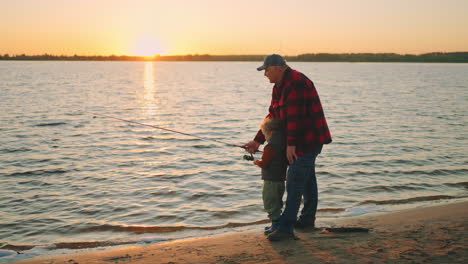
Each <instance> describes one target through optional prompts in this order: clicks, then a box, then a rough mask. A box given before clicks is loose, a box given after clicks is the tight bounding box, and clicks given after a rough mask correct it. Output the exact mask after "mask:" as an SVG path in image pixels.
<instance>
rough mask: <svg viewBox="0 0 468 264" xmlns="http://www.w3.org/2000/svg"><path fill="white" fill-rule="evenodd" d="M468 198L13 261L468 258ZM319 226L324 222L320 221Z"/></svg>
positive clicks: (427, 260)
mask: <svg viewBox="0 0 468 264" xmlns="http://www.w3.org/2000/svg"><path fill="white" fill-rule="evenodd" d="M467 208H468V201H463V202H455V203H448V204H443V205H434V206H428V207H421V208H413V209H404V210H401V211H394V212H388V213H376V214H366V215H362V216H356V217H350V218H342V219H337V220H336V221H333V224H332V225H330V226H326V227H360V228H369V229H370V231H369V232H345V233H339V232H337V233H334V232H327V231H326V230H325V229H324V228H322V229H321V230H318V231H312V232H310V231H309V232H303V231H297V232H296V235H297V236H298V237H299V239H300V240H289V241H281V242H270V241H268V240H267V239H266V237H265V236H264V235H263V233H262V232H261V230H260V229H261V228H263V225H257V226H255V227H256V229H253V228H251V229H250V228H249V230H247V231H239V232H230V233H224V234H218V235H213V236H206V237H198V238H188V239H182V240H174V241H170V242H162V243H158V244H150V245H138V246H125V247H122V248H114V249H104V250H102V251H97V252H96V251H95V252H87V253H78V254H70V255H59V256H43V257H37V258H32V259H26V260H22V261H18V262H14V263H19V264H32V263H68V264H70V263H142V264H149V263H178V264H179V263H312V262H313V263H386V262H396V263H400V262H401V263H408V262H417V263H420V262H424V263H441V262H442V263H466V262H468V231H467V227H466V223H468V210H467ZM318 227H319V228H320V227H322V226H321V225H320V223H319V224H318Z"/></svg>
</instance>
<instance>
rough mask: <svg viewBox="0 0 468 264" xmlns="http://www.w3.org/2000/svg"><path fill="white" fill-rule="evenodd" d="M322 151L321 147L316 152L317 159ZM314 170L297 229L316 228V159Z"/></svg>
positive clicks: (305, 192)
mask: <svg viewBox="0 0 468 264" xmlns="http://www.w3.org/2000/svg"><path fill="white" fill-rule="evenodd" d="M321 151H322V146H319V147H318V148H317V149H316V150H315V153H316V155H315V157H317V156H318V154H320V152H321ZM313 163H314V164H313V169H312V171H311V174H310V175H309V177H308V178H307V180H306V183H305V189H304V194H303V198H304V207H303V208H302V211H301V216H300V217H299V220H298V222H297V223H296V227H298V228H305V227H314V226H315V215H316V213H317V205H318V187H317V177H316V175H315V159H314V161H313Z"/></svg>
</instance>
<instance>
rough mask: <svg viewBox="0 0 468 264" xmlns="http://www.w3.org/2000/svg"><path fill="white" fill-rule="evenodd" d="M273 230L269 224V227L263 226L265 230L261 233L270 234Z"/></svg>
mask: <svg viewBox="0 0 468 264" xmlns="http://www.w3.org/2000/svg"><path fill="white" fill-rule="evenodd" d="M273 232H274V230H273V229H272V228H271V226H270V228H265V231H263V234H264V235H265V236H268V235H269V234H271V233H273Z"/></svg>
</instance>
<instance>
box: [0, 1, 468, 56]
mask: <svg viewBox="0 0 468 264" xmlns="http://www.w3.org/2000/svg"><path fill="white" fill-rule="evenodd" d="M1 6H2V15H1V16H0V38H1V41H0V54H6V53H8V54H22V53H25V54H31V55H33V54H44V53H49V54H57V55H61V54H63V55H73V54H79V55H111V54H115V55H141V56H143V55H154V54H162V55H175V54H268V53H273V52H275V53H281V54H283V55H297V54H302V53H318V52H330V53H342V52H395V53H413V54H419V53H425V52H433V51H442V52H450V51H468V15H467V14H468V1H466V0H327V1H325V0H320V1H319V0H296V1H295V0H290V1H279V0H267V1H265V0H236V1H226V0H185V1H182V0H171V1H167V0H165V1H160V0H70V1H65V0H5V1H2V5H1Z"/></svg>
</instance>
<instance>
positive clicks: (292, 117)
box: [254, 68, 332, 156]
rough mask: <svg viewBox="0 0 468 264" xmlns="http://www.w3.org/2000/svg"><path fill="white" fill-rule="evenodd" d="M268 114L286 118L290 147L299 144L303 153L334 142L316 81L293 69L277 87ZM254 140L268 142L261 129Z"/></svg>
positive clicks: (298, 150)
mask: <svg viewBox="0 0 468 264" xmlns="http://www.w3.org/2000/svg"><path fill="white" fill-rule="evenodd" d="M268 117H270V118H279V119H282V120H284V121H285V123H286V135H287V142H288V146H296V153H297V155H299V156H301V155H303V154H305V153H307V152H309V151H312V150H314V149H315V148H316V147H317V146H318V145H322V144H328V143H330V142H331V141H332V138H331V134H330V131H329V129H328V125H327V120H326V119H325V114H324V112H323V108H322V104H321V103H320V98H319V95H318V93H317V90H316V89H315V86H314V83H313V82H312V81H311V80H309V78H307V77H306V76H305V75H304V74H302V73H300V72H298V71H296V70H293V69H291V68H287V69H286V70H285V72H284V75H283V79H282V80H281V83H279V84H275V86H274V87H273V93H272V96H271V104H270V108H269V114H268ZM254 140H255V141H257V142H259V143H262V144H263V143H264V142H265V136H264V135H263V134H262V131H261V130H260V131H258V133H257V136H256V137H255V139H254Z"/></svg>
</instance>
